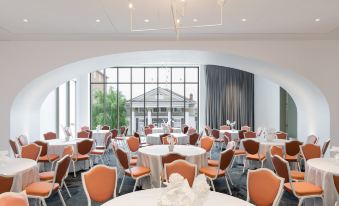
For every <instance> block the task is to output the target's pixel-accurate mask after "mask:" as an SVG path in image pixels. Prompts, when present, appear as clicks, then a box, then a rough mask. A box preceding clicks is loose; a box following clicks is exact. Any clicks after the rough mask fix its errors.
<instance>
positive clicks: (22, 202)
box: [0, 192, 29, 206]
mask: <svg viewBox="0 0 339 206" xmlns="http://www.w3.org/2000/svg"><path fill="white" fill-rule="evenodd" d="M0 206H29V203H28V198H27V195H26V194H25V193H24V192H22V193H16V192H5V193H2V194H0Z"/></svg>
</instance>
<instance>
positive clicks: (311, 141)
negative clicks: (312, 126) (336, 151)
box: [305, 134, 319, 144]
mask: <svg viewBox="0 0 339 206" xmlns="http://www.w3.org/2000/svg"><path fill="white" fill-rule="evenodd" d="M318 139H319V138H318V137H317V136H315V135H314V134H311V135H309V136H308V137H307V139H306V142H305V144H317V143H318Z"/></svg>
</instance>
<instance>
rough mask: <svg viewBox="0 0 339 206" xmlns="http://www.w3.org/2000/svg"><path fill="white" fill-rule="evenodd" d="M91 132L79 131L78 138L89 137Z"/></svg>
mask: <svg viewBox="0 0 339 206" xmlns="http://www.w3.org/2000/svg"><path fill="white" fill-rule="evenodd" d="M89 135H90V133H89V132H88V131H86V130H84V131H80V132H78V138H84V139H85V138H87V139H89Z"/></svg>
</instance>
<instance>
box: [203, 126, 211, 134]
mask: <svg viewBox="0 0 339 206" xmlns="http://www.w3.org/2000/svg"><path fill="white" fill-rule="evenodd" d="M204 130H205V135H206V136H211V128H209V127H208V126H206V127H205V128H204Z"/></svg>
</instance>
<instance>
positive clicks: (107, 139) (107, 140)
mask: <svg viewBox="0 0 339 206" xmlns="http://www.w3.org/2000/svg"><path fill="white" fill-rule="evenodd" d="M111 139H112V133H111V132H107V133H106V134H105V139H104V146H105V149H106V150H107V149H108V148H109V145H110V144H111Z"/></svg>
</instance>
